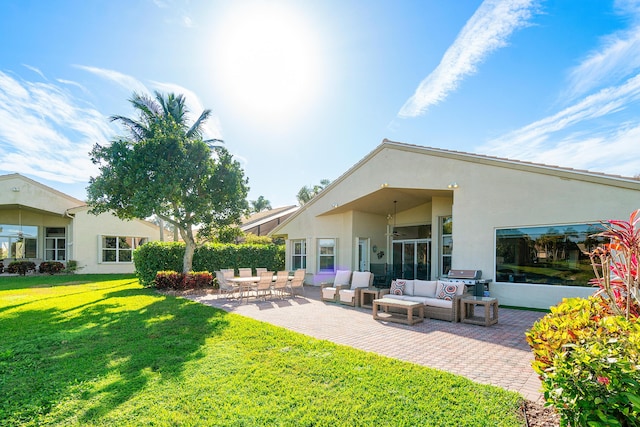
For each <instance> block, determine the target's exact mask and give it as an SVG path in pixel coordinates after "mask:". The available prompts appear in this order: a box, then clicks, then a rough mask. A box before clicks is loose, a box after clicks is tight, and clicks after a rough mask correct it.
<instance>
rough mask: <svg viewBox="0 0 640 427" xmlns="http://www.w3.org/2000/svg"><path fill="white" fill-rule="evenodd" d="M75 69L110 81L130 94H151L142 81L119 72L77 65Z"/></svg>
mask: <svg viewBox="0 0 640 427" xmlns="http://www.w3.org/2000/svg"><path fill="white" fill-rule="evenodd" d="M75 67H76V68H80V69H81V70H85V71H88V72H90V73H92V74H95V75H96V76H98V77H102V78H103V79H106V80H110V81H112V82H114V83H116V84H118V85H120V86H122V87H123V88H125V89H127V91H129V92H136V93H140V94H147V95H150V94H151V92H150V91H149V89H147V87H146V86H145V85H144V84H143V83H142V82H140V80H138V79H136V78H135V77H131V76H129V75H127V74H123V73H121V72H119V71H114V70H108V69H106V68H98V67H91V66H87V65H75Z"/></svg>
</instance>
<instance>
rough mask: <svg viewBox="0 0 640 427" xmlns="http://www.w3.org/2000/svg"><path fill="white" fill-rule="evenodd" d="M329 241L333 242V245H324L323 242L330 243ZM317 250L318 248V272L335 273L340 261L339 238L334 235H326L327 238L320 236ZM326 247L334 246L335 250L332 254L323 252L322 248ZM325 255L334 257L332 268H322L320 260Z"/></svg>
mask: <svg viewBox="0 0 640 427" xmlns="http://www.w3.org/2000/svg"><path fill="white" fill-rule="evenodd" d="M329 241H331V242H333V245H323V243H329ZM316 247H317V250H318V268H317V270H318V273H335V272H336V264H337V261H338V239H336V238H333V237H326V238H318V239H317V244H316ZM323 247H326V248H329V247H331V248H333V251H332V253H331V254H323V253H322V248H323ZM323 257H327V258H328V257H332V258H333V268H332V269H331V270H329V269H324V270H323V269H322V268H321V267H320V266H321V265H322V262H321V261H320V260H321V259H322V258H323Z"/></svg>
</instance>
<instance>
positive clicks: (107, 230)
mask: <svg viewBox="0 0 640 427" xmlns="http://www.w3.org/2000/svg"><path fill="white" fill-rule="evenodd" d="M0 224H12V225H18V226H20V225H22V226H25V227H26V226H36V227H38V237H37V257H36V258H29V259H30V260H32V261H34V262H36V263H39V262H42V261H43V260H44V259H45V244H46V242H45V232H46V229H47V227H64V229H65V241H66V248H65V249H66V260H65V261H69V260H74V261H77V262H78V267H80V272H82V273H133V272H134V264H133V263H132V262H127V263H103V262H101V261H100V258H99V257H100V250H99V248H100V243H99V242H100V241H99V238H100V237H101V236H105V235H106V236H124V237H141V238H145V239H147V240H148V241H151V240H159V238H160V231H159V228H158V227H157V226H156V225H154V224H151V223H149V222H146V221H140V220H133V221H122V220H120V219H118V218H117V217H116V216H114V215H112V214H109V213H105V214H101V215H98V216H95V215H92V214H89V208H88V207H87V206H85V205H84V202H82V201H80V200H78V199H75V198H73V197H71V196H68V195H66V194H64V193H61V192H59V191H57V190H54V189H52V188H49V187H47V186H44V185H42V184H40V183H38V182H36V181H33V180H31V179H29V178H26V177H24V176H21V175H19V174H11V175H3V176H0ZM14 239H15V237H14ZM14 241H15V240H14ZM11 260H12V259H8V260H7V261H11Z"/></svg>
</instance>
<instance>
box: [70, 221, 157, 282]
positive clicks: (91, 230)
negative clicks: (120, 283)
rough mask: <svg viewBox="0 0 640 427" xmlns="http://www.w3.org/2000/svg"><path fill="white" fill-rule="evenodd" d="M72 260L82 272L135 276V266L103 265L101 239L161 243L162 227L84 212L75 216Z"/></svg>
mask: <svg viewBox="0 0 640 427" xmlns="http://www.w3.org/2000/svg"><path fill="white" fill-rule="evenodd" d="M74 215H75V219H74V222H73V225H74V227H73V235H72V236H70V238H69V240H70V242H72V243H73V244H72V246H71V250H70V258H69V259H74V260H76V261H77V262H78V267H80V268H81V269H80V270H79V271H80V272H81V273H133V271H134V265H133V263H103V262H101V260H100V258H101V257H100V253H99V248H100V241H99V239H100V238H101V236H122V237H125V236H126V237H144V238H147V239H148V240H149V241H153V240H159V238H160V231H159V228H158V227H157V226H156V225H154V224H152V223H149V222H146V221H140V220H131V221H122V220H120V219H118V218H117V217H116V216H114V215H111V214H109V213H103V214H100V215H98V216H95V215H93V214H90V213H89V211H88V209H83V210H80V211H78V212H76V213H75V214H74Z"/></svg>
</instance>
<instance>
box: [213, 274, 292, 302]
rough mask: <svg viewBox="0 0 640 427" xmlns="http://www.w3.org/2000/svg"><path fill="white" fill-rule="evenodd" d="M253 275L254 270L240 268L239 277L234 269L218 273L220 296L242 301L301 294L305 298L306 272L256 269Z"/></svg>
mask: <svg viewBox="0 0 640 427" xmlns="http://www.w3.org/2000/svg"><path fill="white" fill-rule="evenodd" d="M255 270H256V272H255V274H253V269H252V268H249V267H247V268H239V269H238V272H239V274H238V276H235V271H234V269H232V268H230V269H224V270H219V271H216V272H215V273H216V279H217V280H218V285H219V289H220V295H225V296H226V297H227V298H237V299H239V300H240V301H243V300H245V299H246V300H247V301H248V300H249V299H250V298H252V297H253V298H256V299H260V298H262V299H264V300H266V299H267V298H272V297H273V296H279V297H280V298H283V297H285V296H294V295H295V294H296V292H301V293H302V295H303V296H304V278H305V270H304V269H299V270H296V271H294V273H293V275H291V274H290V272H289V271H277V272H275V271H268V270H267V269H266V268H256V269H255Z"/></svg>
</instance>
